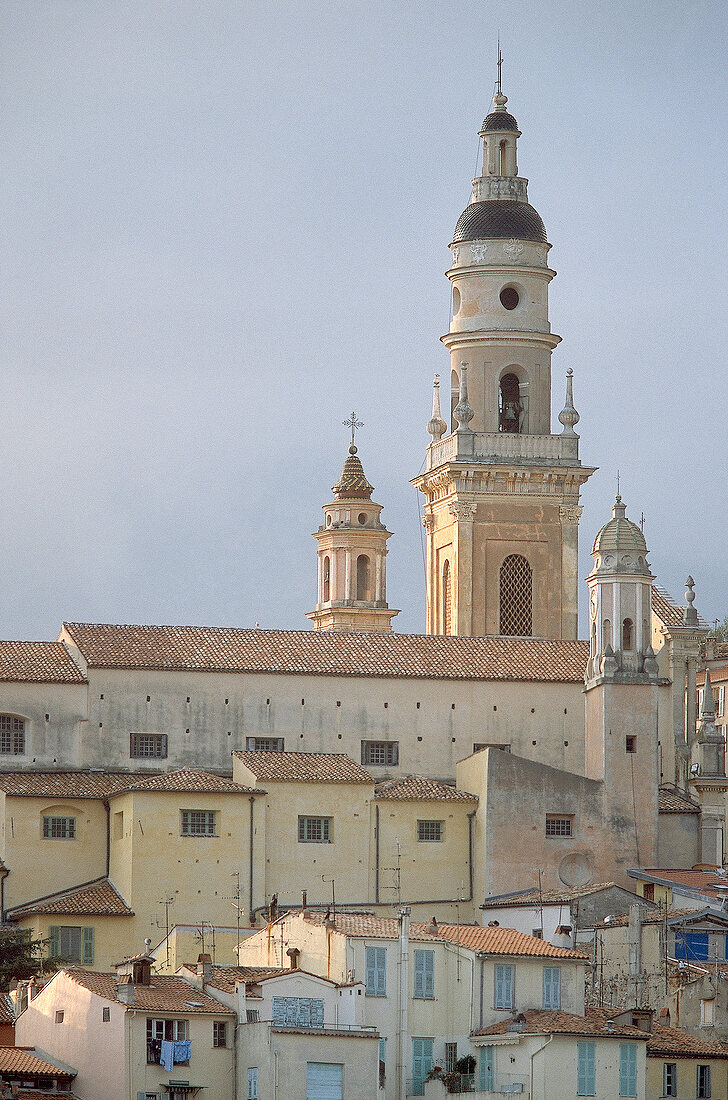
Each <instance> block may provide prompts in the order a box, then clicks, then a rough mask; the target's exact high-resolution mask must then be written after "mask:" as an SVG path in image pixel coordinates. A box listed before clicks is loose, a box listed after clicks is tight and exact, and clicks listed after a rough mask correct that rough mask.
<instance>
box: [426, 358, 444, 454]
mask: <svg viewBox="0 0 728 1100" xmlns="http://www.w3.org/2000/svg"><path fill="white" fill-rule="evenodd" d="M427 430H428V432H429V433H430V435H431V436H432V439H433V442H434V443H437V441H438V439H442V437H443V436H444V434H445V432H446V431H447V424H446V423H445V421H444V420H443V419H442V414H441V412H440V375H439V374H436V375H435V378H434V381H433V383H432V416H431V418H430V420H429V421H428V424H427Z"/></svg>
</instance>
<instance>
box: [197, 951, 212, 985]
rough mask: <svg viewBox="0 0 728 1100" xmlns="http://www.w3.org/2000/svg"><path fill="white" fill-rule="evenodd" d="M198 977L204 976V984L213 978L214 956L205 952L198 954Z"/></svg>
mask: <svg viewBox="0 0 728 1100" xmlns="http://www.w3.org/2000/svg"><path fill="white" fill-rule="evenodd" d="M197 977H198V978H202V984H203V985H204V984H205V982H209V981H210V980H211V978H212V957H211V956H210V955H208V954H207V953H205V954H204V955H198V956H197Z"/></svg>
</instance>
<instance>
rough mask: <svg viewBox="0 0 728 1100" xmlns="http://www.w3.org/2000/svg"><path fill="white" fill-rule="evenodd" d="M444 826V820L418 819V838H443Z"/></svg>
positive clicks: (422, 839)
mask: <svg viewBox="0 0 728 1100" xmlns="http://www.w3.org/2000/svg"><path fill="white" fill-rule="evenodd" d="M444 828H445V822H444V821H418V822H417V839H418V840H420V841H423V842H426V841H427V842H429V841H433V842H434V841H439V840H442V837H443V832H444Z"/></svg>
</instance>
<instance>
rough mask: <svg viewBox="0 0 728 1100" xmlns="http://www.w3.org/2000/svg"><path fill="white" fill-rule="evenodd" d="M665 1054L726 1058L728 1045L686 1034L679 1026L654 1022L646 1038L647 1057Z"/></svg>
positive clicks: (678, 1056) (683, 1056)
mask: <svg viewBox="0 0 728 1100" xmlns="http://www.w3.org/2000/svg"><path fill="white" fill-rule="evenodd" d="M666 1054H669V1055H671V1056H673V1057H675V1058H697V1057H701V1058H728V1046H726V1045H724V1044H723V1043H719V1042H717V1041H716V1042H710V1041H709V1040H708V1039H699V1038H697V1036H695V1035H688V1033H687V1032H686V1031H682V1030H681V1029H680V1028H679V1027H663V1026H662V1024H654V1026H653V1028H652V1035H651V1036H650V1038H649V1039H648V1040H647V1057H648V1058H662V1057H663V1056H664V1055H666Z"/></svg>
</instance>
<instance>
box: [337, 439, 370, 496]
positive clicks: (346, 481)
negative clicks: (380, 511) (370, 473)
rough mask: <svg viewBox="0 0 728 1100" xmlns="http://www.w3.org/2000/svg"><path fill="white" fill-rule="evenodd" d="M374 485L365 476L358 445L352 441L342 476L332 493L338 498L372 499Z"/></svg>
mask: <svg viewBox="0 0 728 1100" xmlns="http://www.w3.org/2000/svg"><path fill="white" fill-rule="evenodd" d="M373 490H374V486H372V485H370V484H369V482H368V481H367V479H366V477H365V476H364V467H363V466H362V464H361V459H360V458H359V457H358V455H357V453H356V447H355V446H354V444H353V443H352V445H351V447H349V455H348V457H347V459H346V462H345V463H344V469H343V470H342V471H341V477H340V478H339V480H338V481H337V482H336V485H334V486H333V487H332V490H331V491H332V493H333V494H334V496H335V497H337V499H339V500H341V499H342V498H343V499H344V500H348V499H349V498H352V497H353V498H354V499H355V500H371V499H372V492H373Z"/></svg>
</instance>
